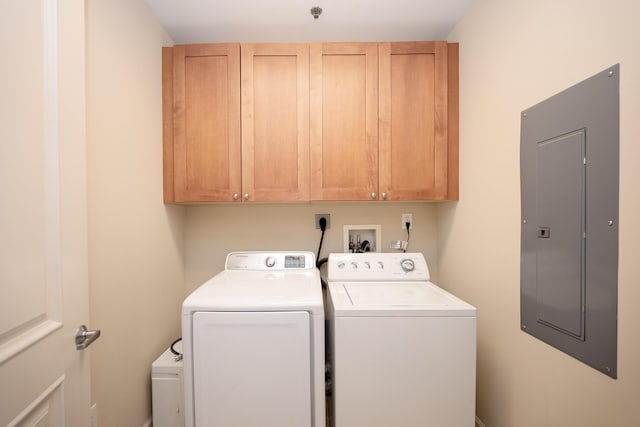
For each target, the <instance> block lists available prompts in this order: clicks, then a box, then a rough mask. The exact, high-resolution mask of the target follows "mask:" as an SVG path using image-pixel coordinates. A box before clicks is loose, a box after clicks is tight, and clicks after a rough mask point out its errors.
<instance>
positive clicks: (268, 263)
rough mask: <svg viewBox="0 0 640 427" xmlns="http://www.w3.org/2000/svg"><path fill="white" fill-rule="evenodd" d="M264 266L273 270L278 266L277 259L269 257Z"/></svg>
mask: <svg viewBox="0 0 640 427" xmlns="http://www.w3.org/2000/svg"><path fill="white" fill-rule="evenodd" d="M264 265H266V266H267V267H269V268H271V267H273V266H274V265H276V258H275V257H272V256H268V257H267V259H265V260H264Z"/></svg>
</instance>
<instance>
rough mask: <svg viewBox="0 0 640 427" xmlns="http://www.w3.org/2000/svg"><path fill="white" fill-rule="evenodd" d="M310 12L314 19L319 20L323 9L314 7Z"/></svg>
mask: <svg viewBox="0 0 640 427" xmlns="http://www.w3.org/2000/svg"><path fill="white" fill-rule="evenodd" d="M310 12H311V16H313V19H318V17H319V16H320V15H322V8H321V7H320V6H313V7H312V8H311V11H310Z"/></svg>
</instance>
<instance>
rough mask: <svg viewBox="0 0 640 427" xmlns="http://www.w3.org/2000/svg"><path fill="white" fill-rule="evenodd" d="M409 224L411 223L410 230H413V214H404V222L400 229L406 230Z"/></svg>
mask: <svg viewBox="0 0 640 427" xmlns="http://www.w3.org/2000/svg"><path fill="white" fill-rule="evenodd" d="M407 223H409V230H411V229H412V228H413V214H402V222H401V223H400V228H402V229H403V230H406V229H407Z"/></svg>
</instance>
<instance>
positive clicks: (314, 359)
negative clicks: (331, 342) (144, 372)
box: [182, 252, 325, 427]
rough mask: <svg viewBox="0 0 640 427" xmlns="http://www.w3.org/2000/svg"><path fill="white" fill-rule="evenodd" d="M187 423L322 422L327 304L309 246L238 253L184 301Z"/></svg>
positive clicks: (292, 425) (316, 425)
mask: <svg viewBox="0 0 640 427" xmlns="http://www.w3.org/2000/svg"><path fill="white" fill-rule="evenodd" d="M182 338H183V350H184V359H183V360H184V377H185V390H184V391H185V419H186V425H187V426H188V427H258V426H259V427H306V426H308V427H323V426H324V425H325V389H324V369H325V367H324V309H323V300H322V286H321V283H320V275H319V272H318V270H317V268H316V267H315V257H314V255H313V253H311V252H233V253H230V254H229V255H227V259H226V263H225V269H224V271H223V272H221V273H219V274H217V275H216V276H214V277H213V278H212V279H210V280H209V281H208V282H206V283H205V284H203V285H202V286H200V287H199V288H198V289H197V290H195V291H194V292H193V293H192V294H191V295H189V296H188V297H187V298H186V299H185V301H184V303H183V305H182Z"/></svg>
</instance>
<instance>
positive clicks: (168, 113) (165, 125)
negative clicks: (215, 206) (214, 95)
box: [162, 47, 175, 203]
mask: <svg viewBox="0 0 640 427" xmlns="http://www.w3.org/2000/svg"><path fill="white" fill-rule="evenodd" d="M162 163H163V168H162V171H163V174H162V178H163V196H164V202H165V203H173V202H174V201H175V198H174V190H173V49H172V48H170V47H163V48H162Z"/></svg>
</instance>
